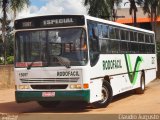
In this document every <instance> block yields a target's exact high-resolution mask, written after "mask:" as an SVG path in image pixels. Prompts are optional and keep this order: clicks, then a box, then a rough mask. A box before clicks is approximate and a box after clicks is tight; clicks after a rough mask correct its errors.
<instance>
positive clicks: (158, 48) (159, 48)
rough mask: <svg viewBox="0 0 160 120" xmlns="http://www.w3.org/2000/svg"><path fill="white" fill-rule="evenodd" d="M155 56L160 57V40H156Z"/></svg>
mask: <svg viewBox="0 0 160 120" xmlns="http://www.w3.org/2000/svg"><path fill="white" fill-rule="evenodd" d="M157 57H158V59H160V42H157Z"/></svg>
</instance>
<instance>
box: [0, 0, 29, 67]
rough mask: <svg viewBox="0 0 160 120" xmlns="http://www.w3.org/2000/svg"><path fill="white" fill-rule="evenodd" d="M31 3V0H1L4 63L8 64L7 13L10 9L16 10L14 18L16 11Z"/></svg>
mask: <svg viewBox="0 0 160 120" xmlns="http://www.w3.org/2000/svg"><path fill="white" fill-rule="evenodd" d="M25 5H27V6H28V5H29V0H0V8H1V9H2V41H3V45H4V64H6V57H7V56H6V24H7V13H8V12H9V10H11V11H13V12H14V19H15V17H16V12H17V11H20V10H22V9H23V8H24V6H25Z"/></svg>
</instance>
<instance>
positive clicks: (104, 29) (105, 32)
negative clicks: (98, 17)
mask: <svg viewBox="0 0 160 120" xmlns="http://www.w3.org/2000/svg"><path fill="white" fill-rule="evenodd" d="M108 31H109V30H108V25H102V36H103V38H108Z"/></svg>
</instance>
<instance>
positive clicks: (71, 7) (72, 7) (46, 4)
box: [17, 0, 127, 18]
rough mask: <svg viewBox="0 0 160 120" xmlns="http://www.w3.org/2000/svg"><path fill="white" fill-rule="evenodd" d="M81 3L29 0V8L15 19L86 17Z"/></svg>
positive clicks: (60, 0)
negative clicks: (59, 16)
mask: <svg viewBox="0 0 160 120" xmlns="http://www.w3.org/2000/svg"><path fill="white" fill-rule="evenodd" d="M82 1H83V0H30V2H31V4H30V6H29V7H28V8H25V9H24V10H22V11H21V12H20V13H19V14H18V15H17V18H24V17H31V16H37V15H38V16H39V15H56V14H84V15H86V14H87V10H86V8H85V7H84V6H83V4H82ZM124 1H127V0H124ZM122 6H123V4H122ZM125 7H126V6H125Z"/></svg>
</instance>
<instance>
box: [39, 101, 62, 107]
mask: <svg viewBox="0 0 160 120" xmlns="http://www.w3.org/2000/svg"><path fill="white" fill-rule="evenodd" d="M38 104H39V105H41V106H42V107H45V108H54V107H57V105H59V104H60V101H38Z"/></svg>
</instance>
